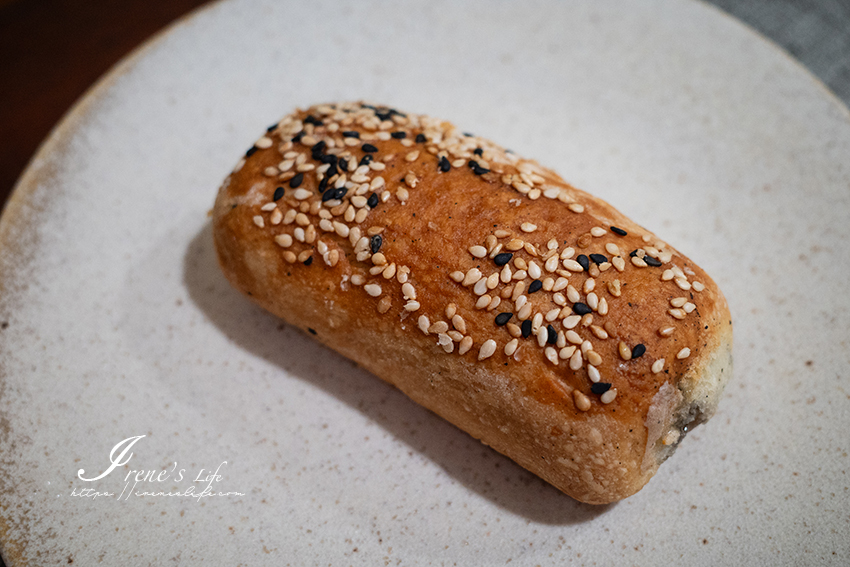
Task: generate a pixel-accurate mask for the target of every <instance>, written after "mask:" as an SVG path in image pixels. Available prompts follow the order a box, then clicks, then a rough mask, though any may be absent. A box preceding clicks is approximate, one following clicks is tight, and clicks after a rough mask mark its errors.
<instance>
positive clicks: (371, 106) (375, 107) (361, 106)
mask: <svg viewBox="0 0 850 567" xmlns="http://www.w3.org/2000/svg"><path fill="white" fill-rule="evenodd" d="M360 108H368V109H369V110H378V107H377V106H373V105H371V104H361V105H360Z"/></svg>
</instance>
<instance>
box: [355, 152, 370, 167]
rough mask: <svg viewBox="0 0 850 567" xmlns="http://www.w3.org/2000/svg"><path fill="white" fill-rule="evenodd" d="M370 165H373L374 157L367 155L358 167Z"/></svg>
mask: <svg viewBox="0 0 850 567" xmlns="http://www.w3.org/2000/svg"><path fill="white" fill-rule="evenodd" d="M370 163H372V156H370V155H369V154H366V155H365V156H363V157H362V158H360V161H359V162H357V165H369V164H370Z"/></svg>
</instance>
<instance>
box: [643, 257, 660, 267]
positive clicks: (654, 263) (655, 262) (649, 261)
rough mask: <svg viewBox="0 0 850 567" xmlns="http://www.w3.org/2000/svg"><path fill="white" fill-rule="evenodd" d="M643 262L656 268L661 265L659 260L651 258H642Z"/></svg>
mask: <svg viewBox="0 0 850 567" xmlns="http://www.w3.org/2000/svg"><path fill="white" fill-rule="evenodd" d="M643 261H644V262H646V263H647V265H649V266H652V267H654V268H657V267H659V266H660V265H661V260H659V259H657V258H653V257H652V256H644V257H643Z"/></svg>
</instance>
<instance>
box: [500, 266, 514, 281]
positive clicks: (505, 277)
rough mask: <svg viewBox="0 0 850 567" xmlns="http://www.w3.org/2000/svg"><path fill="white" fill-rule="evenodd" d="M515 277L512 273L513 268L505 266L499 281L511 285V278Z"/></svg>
mask: <svg viewBox="0 0 850 567" xmlns="http://www.w3.org/2000/svg"><path fill="white" fill-rule="evenodd" d="M512 277H513V272H511V267H510V265H509V264H505V265H504V266H503V267H502V271H501V273H500V274H499V279H500V280H502V283H509V282H510V281H511V278H512Z"/></svg>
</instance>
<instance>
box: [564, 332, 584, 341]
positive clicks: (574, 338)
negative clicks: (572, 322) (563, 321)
mask: <svg viewBox="0 0 850 567" xmlns="http://www.w3.org/2000/svg"><path fill="white" fill-rule="evenodd" d="M566 337H567V340H568V341H570V342H571V343H573V344H574V345H579V344H581V343H582V339H581V337H580V336H579V335H578V333H576V332H575V331H573V330H569V331H567V334H566Z"/></svg>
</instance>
